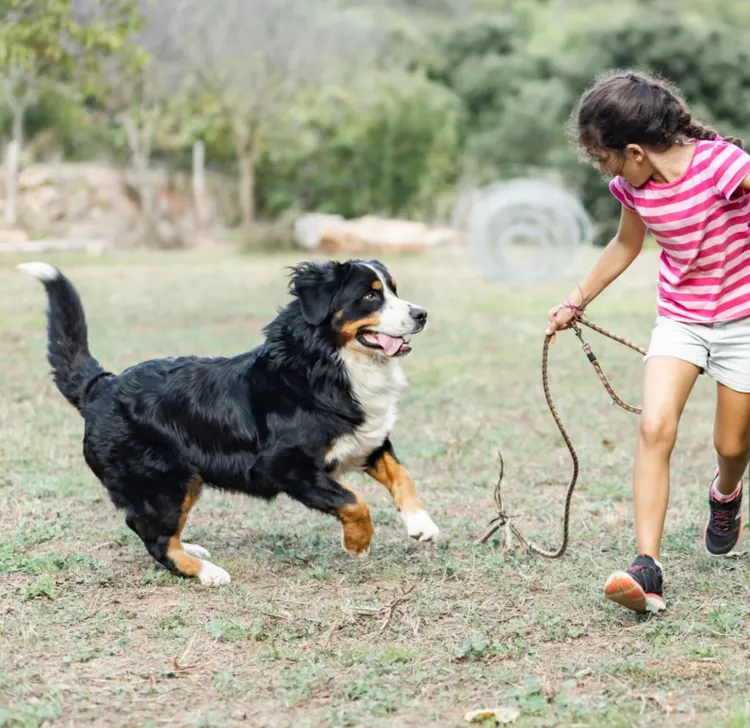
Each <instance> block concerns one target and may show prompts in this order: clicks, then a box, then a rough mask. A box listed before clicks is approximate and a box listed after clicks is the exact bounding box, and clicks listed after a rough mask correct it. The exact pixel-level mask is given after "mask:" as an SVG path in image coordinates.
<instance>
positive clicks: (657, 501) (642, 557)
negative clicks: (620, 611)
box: [604, 356, 701, 612]
mask: <svg viewBox="0 0 750 728" xmlns="http://www.w3.org/2000/svg"><path fill="white" fill-rule="evenodd" d="M700 371H701V369H700V367H698V366H696V365H695V364H691V363H690V362H687V361H684V360H682V359H678V358H676V357H672V356H653V357H650V358H649V359H648V360H647V361H646V371H645V375H644V382H643V412H642V414H641V421H640V427H639V429H638V448H637V451H636V457H635V468H634V471H633V502H634V506H635V531H636V540H637V542H638V554H639V555H638V558H636V559H635V561H634V562H633V563H632V564H631V566H630V568H628V569H627V571H615V572H614V573H613V574H611V575H610V576H609V578H608V579H607V583H606V584H605V586H604V595H605V596H606V597H607V598H608V599H611V600H612V601H614V602H617V603H618V604H621V605H622V606H624V607H627V608H628V609H632V610H634V611H636V612H646V611H648V610H649V609H651V610H655V611H661V610H662V609H664V608H665V606H664V598H663V596H662V571H661V564H659V561H658V559H659V550H660V547H661V537H662V532H663V531H664V520H665V518H666V515H667V504H668V502H669V460H670V457H671V455H672V450H673V448H674V445H675V442H676V441H677V426H678V424H679V422H680V417H681V416H682V411H683V409H684V408H685V403H686V402H687V398H688V396H689V395H690V392H691V390H692V388H693V385H694V384H695V380H696V379H697V378H698V375H699V374H700Z"/></svg>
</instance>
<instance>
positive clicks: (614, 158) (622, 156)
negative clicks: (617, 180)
mask: <svg viewBox="0 0 750 728" xmlns="http://www.w3.org/2000/svg"><path fill="white" fill-rule="evenodd" d="M586 152H587V153H588V154H589V156H590V157H591V158H592V159H593V161H594V163H595V164H596V166H597V167H598V168H599V171H600V172H602V173H603V174H606V175H608V176H610V177H617V176H618V175H619V176H620V177H622V178H623V179H624V180H625V181H626V182H629V183H630V184H631V185H633V187H643V185H645V184H646V182H648V181H649V179H651V176H652V175H653V173H654V168H653V166H652V165H651V163H650V162H649V159H648V156H647V155H646V153H645V152H644V151H643V148H642V147H641V146H639V145H638V144H628V146H627V147H625V149H624V150H623V151H622V152H618V151H616V150H614V149H599V148H588V149H586Z"/></svg>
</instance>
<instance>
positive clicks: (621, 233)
mask: <svg viewBox="0 0 750 728" xmlns="http://www.w3.org/2000/svg"><path fill="white" fill-rule="evenodd" d="M645 239H646V225H645V223H644V222H643V220H641V218H640V217H639V216H638V213H636V212H633V211H632V210H629V209H628V208H627V207H624V206H623V207H622V212H621V214H620V226H619V228H618V230H617V234H616V235H615V237H614V238H612V240H611V241H610V242H609V244H608V245H607V247H606V248H604V251H603V252H602V254H601V255H600V256H599V260H597V262H596V263H595V265H594V267H593V268H592V269H591V272H590V273H589V274H588V275H587V276H586V277H585V278H584V279H583V281H582V282H581V284H580V286H576V288H575V290H574V291H573V292H572V293H571V294H570V297H569V298H568V300H567V301H566V303H564V304H561V305H559V306H556V307H555V308H553V309H551V310H550V312H549V320H548V322H547V334H550V335H554V333H555V331H559V330H560V329H564V328H567V327H568V326H569V325H570V322H571V321H572V320H573V319H574V318H575V317H576V315H577V314H578V313H580V310H581V309H583V308H585V307H586V305H587V304H589V303H591V301H593V300H594V299H595V298H596V297H597V296H598V295H599V294H600V293H601V292H602V291H603V290H604V289H605V288H606V287H607V286H608V285H609V284H610V283H612V281H614V280H615V278H617V277H618V276H619V275H620V274H621V273H622V272H623V271H624V270H625V269H626V268H627V267H628V266H629V265H630V264H631V263H632V262H633V261H634V260H635V259H636V258H637V257H638V254H639V253H640V252H641V250H642V249H643V241H644V240H645Z"/></svg>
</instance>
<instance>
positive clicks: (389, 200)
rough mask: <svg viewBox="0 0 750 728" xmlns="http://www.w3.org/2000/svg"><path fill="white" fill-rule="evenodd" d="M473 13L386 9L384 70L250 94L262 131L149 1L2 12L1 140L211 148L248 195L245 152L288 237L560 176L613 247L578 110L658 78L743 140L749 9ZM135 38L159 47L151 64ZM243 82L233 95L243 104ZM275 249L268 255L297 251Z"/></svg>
mask: <svg viewBox="0 0 750 728" xmlns="http://www.w3.org/2000/svg"><path fill="white" fill-rule="evenodd" d="M161 2H163V0H154V7H155V6H158V5H159V4H160V3H161ZM339 4H340V6H341V12H344V11H345V10H346V11H347V12H348V10H350V9H351V7H350V5H351V4H350V3H349V2H348V0H340V3H339ZM74 6H75V9H76V13H77V14H76V13H74V12H73V9H74ZM81 7H84V8H87V10H86V12H85V13H84V14H81ZM196 7H198V6H196ZM327 7H328V10H326V11H325V12H328V11H330V10H331V7H333V6H332V5H331V6H327ZM358 7H360V6H358ZM362 7H364V6H362ZM465 7H466V6H465V5H464V4H462V3H461V2H453V1H452V0H441V1H440V2H439V3H432V2H424V1H422V0H389V1H388V2H385V3H380V4H378V5H377V7H375V6H372V7H370V8H369V9H366V10H362V12H369V13H371V16H372V22H373V23H375V24H376V26H377V27H378V28H379V29H383V28H385V29H386V31H387V33H388V34H389V38H390V40H389V42H388V44H387V45H386V46H384V48H383V50H382V53H381V57H380V58H379V59H378V60H377V62H376V63H371V64H369V65H368V67H367V70H366V71H364V70H362V71H361V70H359V69H357V72H356V73H352V74H349V76H351V78H350V77H349V76H346V74H345V77H340V76H337V81H336V83H333V82H332V81H331V78H330V77H325V78H324V77H323V76H321V77H320V78H316V79H315V81H314V82H312V81H311V82H310V83H299V84H297V85H295V86H294V89H291V88H286V87H285V86H283V84H282V86H279V78H277V77H276V76H274V75H273V74H271V75H270V76H268V78H266V79H265V81H264V83H265V86H263V88H266V87H267V89H271V88H276V89H277V90H278V92H279V93H282V91H283V94H282V95H283V99H281V101H279V98H277V94H276V93H275V92H274V93H271V92H270V91H263V92H262V93H260V91H262V88H261V86H262V84H261V86H258V88H255V87H254V88H255V91H256V92H258V93H256V95H255V96H252V94H251V95H250V96H248V99H250V100H251V101H252V99H255V98H256V97H257V99H259V101H258V103H261V102H262V103H263V104H266V103H267V104H269V108H268V109H267V111H268V114H266V115H265V116H263V115H260V116H258V117H257V118H255V117H253V114H254V113H255V111H253V109H255V108H256V107H255V105H253V104H255V101H253V104H251V105H250V106H243V105H238V104H236V103H229V102H228V99H229V97H227V95H226V93H225V94H224V95H223V96H222V94H220V93H218V91H217V89H218V88H219V87H218V86H217V85H216V83H214V82H210V83H209V81H210V80H211V78H213V79H214V81H216V79H219V80H221V79H222V78H224V75H226V74H229V75H231V72H232V70H233V69H232V68H230V67H228V66H227V63H229V61H227V60H226V58H229V56H227V57H226V58H225V57H224V56H221V55H220V56H217V58H219V60H221V59H224V60H222V61H221V63H218V61H216V59H214V61H216V62H217V63H218V66H217V67H216V68H213V67H212V68H211V69H208V68H207V67H203V66H200V64H199V65H198V66H196V65H195V63H194V60H195V59H193V61H192V62H188V60H186V58H183V59H182V61H180V63H182V66H179V64H178V65H175V63H176V61H175V59H174V58H173V57H171V56H170V55H169V52H168V51H167V50H164V49H162V48H161V47H160V41H156V40H155V38H162V39H163V38H166V37H167V35H168V34H166V35H165V34H164V33H162V34H161V35H159V33H157V34H156V35H154V32H153V31H154V27H155V26H154V27H152V28H151V30H152V34H151V36H148V34H147V33H145V34H144V35H139V33H140V32H141V30H142V26H143V22H144V21H143V18H142V16H141V14H140V12H139V3H138V2H137V0H88V2H87V3H83V5H81V4H79V3H75V2H74V0H34V1H33V2H32V0H0V11H2V12H3V13H4V16H5V18H7V19H8V21H7V22H5V23H3V25H2V26H0V80H1V81H2V82H3V83H2V87H0V88H1V89H2V96H3V99H4V100H5V101H7V102H8V103H7V104H6V105H5V106H4V107H0V134H2V133H10V132H11V130H12V121H13V114H12V113H11V109H12V108H15V107H18V106H19V105H20V106H21V107H23V108H24V110H25V109H28V113H27V114H26V123H27V131H28V135H29V136H30V137H32V136H34V135H35V134H37V133H39V132H42V131H45V130H47V131H46V132H45V134H46V135H45V136H44V144H42V143H39V144H38V145H37V146H38V149H37V148H33V149H32V152H40V153H41V151H43V150H46V149H50V148H51V147H54V148H56V149H60V150H61V151H62V153H63V154H64V156H65V157H66V158H72V159H84V158H89V157H92V156H95V155H98V154H101V153H102V151H106V152H107V154H108V155H109V156H111V154H112V152H115V154H116V155H117V157H118V158H120V159H124V158H125V154H126V152H128V147H130V151H132V147H133V139H134V138H135V137H134V130H135V132H137V133H138V135H140V137H139V138H140V140H141V141H140V142H139V144H140V146H142V147H143V148H144V149H147V150H149V152H150V153H151V154H152V155H153V157H154V158H157V159H160V160H162V161H163V162H165V163H167V164H168V165H170V166H172V167H177V168H180V169H183V170H188V169H189V168H190V164H191V153H190V150H191V146H192V145H193V143H194V142H196V141H197V140H202V141H204V142H205V144H206V152H207V154H206V159H207V166H208V168H209V170H213V171H219V172H222V173H224V174H227V175H232V176H237V174H238V165H237V156H238V153H239V150H244V151H245V152H248V153H251V156H252V158H253V160H254V172H255V177H256V179H255V185H254V186H255V202H256V203H257V208H258V213H259V214H260V216H261V217H266V218H272V219H275V218H282V219H283V220H286V219H287V217H288V215H289V214H290V211H295V210H311V211H313V210H317V211H322V212H336V213H339V214H342V215H346V216H358V215H362V214H366V213H382V214H392V215H411V216H428V215H429V214H430V213H431V212H432V211H433V210H434V209H435V207H436V205H437V204H438V203H439V202H440V201H441V199H444V198H445V197H446V196H447V195H450V194H451V193H452V191H453V190H454V189H455V186H456V183H457V182H459V181H461V182H463V183H468V184H484V183H487V182H491V181H493V180H496V179H503V178H509V177H515V176H521V175H524V176H526V175H543V176H555V177H557V178H559V179H560V180H561V181H562V182H563V183H564V184H566V185H567V186H569V187H570V188H571V189H573V190H574V191H576V192H577V193H578V194H579V195H580V196H581V198H582V199H583V202H584V204H585V206H586V208H587V209H588V211H589V213H590V214H591V215H592V217H593V218H594V219H595V221H596V222H597V223H599V240H600V241H601V242H606V240H607V239H609V237H610V236H611V234H612V232H613V231H614V229H615V227H616V225H617V220H618V217H619V215H618V205H617V202H616V201H615V200H614V198H613V197H612V196H611V195H610V193H609V191H608V189H607V185H606V184H605V182H604V181H603V180H602V179H601V177H600V175H599V174H598V172H597V171H596V170H594V169H593V168H592V167H589V166H587V165H585V164H582V163H581V161H580V160H579V158H578V154H577V150H576V149H575V148H574V147H573V145H572V144H571V143H570V141H569V140H568V139H567V138H566V133H565V132H566V125H567V121H568V118H569V114H570V112H571V110H572V108H573V107H574V105H575V102H576V99H577V98H578V96H579V95H580V93H581V92H582V91H583V90H584V88H585V87H586V86H587V85H588V84H589V83H591V81H592V80H593V78H594V77H595V76H596V75H597V74H598V73H601V72H602V71H605V70H607V69H610V68H618V67H621V68H622V67H635V68H641V69H648V70H653V71H656V72H658V73H661V74H663V75H665V76H667V77H668V78H670V79H671V80H673V81H675V82H676V83H677V84H678V85H679V86H680V87H681V88H682V89H683V91H684V93H685V95H686V96H687V99H688V101H689V103H690V104H691V106H692V108H693V110H694V113H695V116H696V117H697V118H699V119H701V120H703V121H705V122H707V123H710V124H713V125H714V126H716V128H718V130H719V131H720V132H722V133H724V134H734V135H738V136H742V135H743V131H744V129H745V127H746V119H747V118H748V117H749V116H750V96H749V95H748V94H747V93H746V90H747V88H748V87H750V70H749V69H750V63H748V61H750V44H748V42H747V41H748V39H749V38H750V31H748V30H747V29H748V28H750V6H747V7H746V6H745V5H743V4H739V3H737V4H728V3H724V4H722V5H717V4H714V3H706V2H704V1H703V0H685V2H684V3H681V4H680V9H681V11H680V12H679V13H677V12H674V2H669V1H668V0H649V1H647V0H623V2H621V3H618V4H617V5H616V7H611V6H609V5H607V4H605V3H604V2H596V3H592V2H588V1H586V0H566V1H565V2H558V1H554V2H553V1H551V0H548V1H545V2H542V1H541V0H527V1H524V2H520V0H519V1H516V2H511V1H510V0H474V2H473V3H472V8H473V9H472V10H469V11H466V9H465ZM166 10H168V8H167V6H163V7H162V15H161V16H160V15H158V13H157V15H156V16H154V17H157V18H159V17H161V18H162V19H163V18H164V17H165V15H164V12H165V11H166ZM183 12H184V11H183ZM320 12H321V13H323V12H324V11H323V10H321V11H320ZM207 17H208V16H207ZM238 17H239V16H238ZM337 17H338V16H337ZM193 21H194V19H193ZM153 22H156V21H153V20H152V23H153ZM201 22H202V21H201ZM159 27H161V26H159ZM146 30H148V28H146ZM198 30H199V31H202V29H201V28H200V27H199V28H198ZM136 37H138V38H140V40H142V41H143V42H145V40H146V39H148V37H150V38H151V41H150V45H149V48H150V49H151V50H152V51H153V53H151V54H149V53H146V51H145V50H144V49H143V48H141V47H140V46H139V45H138V44H137V43H135V42H134V39H135V38H136ZM213 42H214V43H215V44H217V48H218V50H222V46H221V44H220V42H219V41H216V39H214V41H213ZM269 49H271V50H269V52H272V51H273V52H275V53H276V54H277V55H279V50H278V48H276V50H275V51H274V50H273V49H274V47H273V46H272V45H269ZM283 56H284V54H283V53H282V54H281V55H280V56H279V57H278V58H276V56H274V57H275V58H276V60H279V58H283ZM104 59H106V61H104ZM103 61H104V62H103ZM191 63H192V65H191ZM170 64H171V65H170ZM280 67H283V66H280ZM209 70H210V71H211V73H212V74H213V75H211V76H210V78H209V75H210V74H208V71H209ZM234 70H235V71H236V69H234ZM243 73H244V71H243V72H241V73H239V75H238V76H237V73H235V74H234V75H235V76H237V78H238V79H239V80H238V82H237V83H236V84H234V85H231V84H230V88H229V90H232V89H234V90H235V91H237V92H238V93H240V92H241V93H245V92H247V85H246V84H245V81H244V80H243V79H244V76H243ZM214 77H215V78H214ZM207 79H208V80H207ZM235 80H237V79H235ZM298 80H299V79H298ZM293 85H294V84H293ZM259 89H260V91H259ZM225 90H226V89H225ZM227 93H228V91H227ZM246 95H247V94H246ZM251 96H252V98H250V97H251ZM84 98H85V99H86V103H85V104H84V102H83V100H84ZM248 99H245V100H246V101H247V100H248ZM272 102H273V103H272ZM92 109H93V110H95V111H96V112H97V113H96V114H91V113H89V112H90V111H91V110H92ZM102 112H106V113H102ZM271 112H273V113H271ZM251 117H252V118H251ZM102 122H104V123H102ZM126 130H127V134H126ZM250 132H252V133H250ZM285 213H286V215H285ZM236 217H237V216H236V215H234V214H233V213H231V214H230V213H228V217H227V219H228V220H230V219H232V221H234V219H235V218H236ZM285 226H286V223H285V224H284V225H282V226H280V227H278V230H285V229H286V227H285ZM268 230H271V231H272V233H269V232H268ZM268 230H264V231H261V232H262V233H263V234H262V235H260V236H255V237H256V238H258V237H260V238H264V239H265V238H268V240H269V241H270V240H275V239H284V240H285V239H286V233H284V232H282V233H281V234H280V235H279V234H277V228H276V227H273V228H268ZM256 243H257V241H254V242H251V243H250V242H249V243H248V244H251V245H255V244H256Z"/></svg>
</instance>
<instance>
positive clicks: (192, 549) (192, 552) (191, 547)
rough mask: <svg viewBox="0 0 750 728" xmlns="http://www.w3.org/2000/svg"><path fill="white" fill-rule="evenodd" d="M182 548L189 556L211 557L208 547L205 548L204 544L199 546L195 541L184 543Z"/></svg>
mask: <svg viewBox="0 0 750 728" xmlns="http://www.w3.org/2000/svg"><path fill="white" fill-rule="evenodd" d="M182 550H183V551H184V552H185V553H186V554H188V555H189V556H195V558H196V559H210V558H211V554H210V553H209V551H208V549H204V548H203V546H198V545H197V544H194V543H183V544H182Z"/></svg>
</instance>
